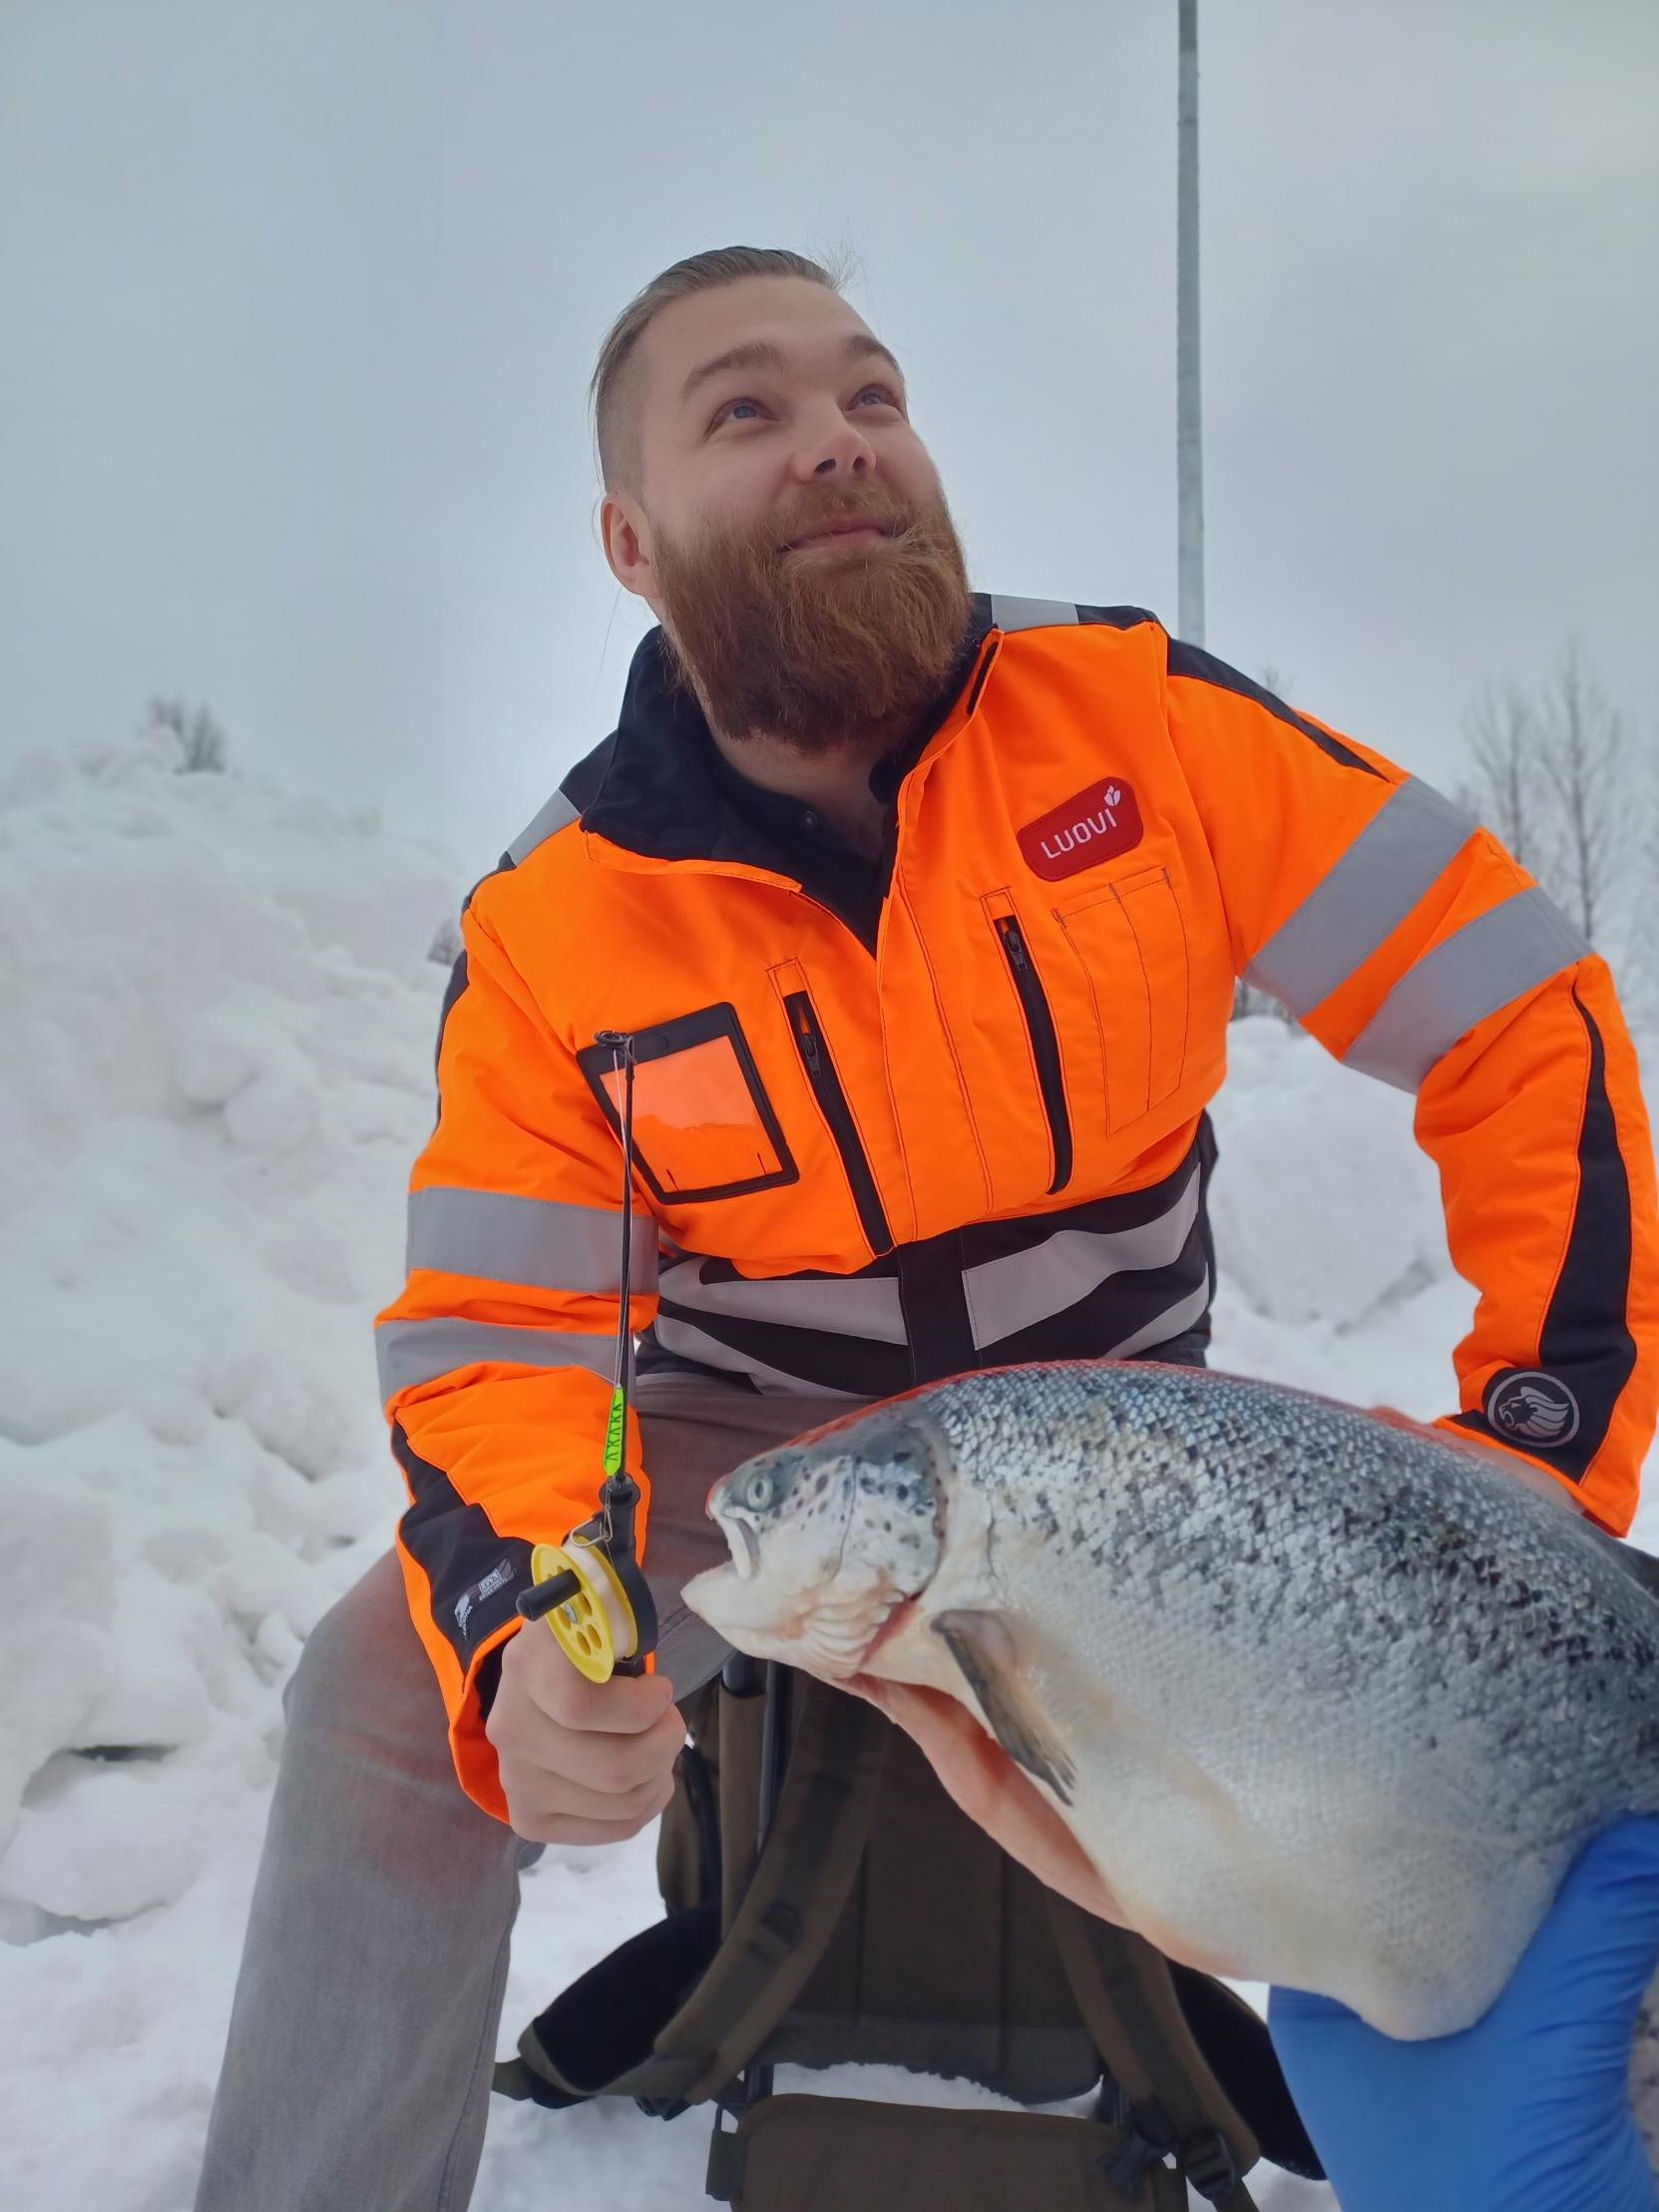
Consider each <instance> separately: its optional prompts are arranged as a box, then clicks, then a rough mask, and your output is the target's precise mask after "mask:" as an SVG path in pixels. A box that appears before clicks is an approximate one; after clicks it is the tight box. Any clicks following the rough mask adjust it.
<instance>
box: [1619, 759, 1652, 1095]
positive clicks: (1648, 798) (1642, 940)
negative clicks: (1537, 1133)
mask: <svg viewBox="0 0 1659 2212" xmlns="http://www.w3.org/2000/svg"><path fill="white" fill-rule="evenodd" d="M1653 739H1654V741H1653V742H1652V743H1651V744H1649V745H1646V746H1643V747H1641V748H1640V751H1639V758H1640V760H1641V770H1640V774H1639V777H1638V778H1636V779H1633V788H1632V791H1631V799H1632V811H1633V812H1634V813H1635V815H1636V817H1637V822H1638V825H1639V827H1638V831H1637V839H1636V844H1637V849H1636V854H1635V860H1634V865H1633V866H1632V868H1631V870H1630V893H1631V896H1630V902H1629V907H1628V920H1627V923H1626V928H1625V932H1624V952H1625V958H1624V963H1623V973H1622V974H1621V975H1620V978H1619V983H1620V995H1621V997H1627V999H1628V1008H1629V1013H1630V1017H1631V1022H1632V1026H1633V1027H1634V1028H1636V1029H1637V1030H1639V1031H1640V1032H1641V1033H1642V1036H1643V1038H1644V1039H1645V1040H1646V1041H1647V1042H1648V1043H1651V1044H1653V1045H1655V1046H1659V727H1656V728H1655V730H1654V732H1653ZM1650 1080H1651V1078H1650Z"/></svg>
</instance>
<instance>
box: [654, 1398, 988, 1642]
mask: <svg viewBox="0 0 1659 2212" xmlns="http://www.w3.org/2000/svg"><path fill="white" fill-rule="evenodd" d="M707 1512H708V1514H709V1517H710V1519H711V1520H713V1521H714V1522H715V1523H716V1524H717V1525H718V1527H719V1528H720V1530H721V1531H722V1533H723V1534H724V1536H725V1539H726V1543H727V1545H728V1546H729V1547H730V1549H731V1560H730V1563H729V1564H727V1565H721V1566H717V1567H711V1568H710V1569H709V1570H708V1571H707V1572H706V1573H703V1574H697V1575H693V1576H692V1578H691V1579H690V1580H689V1581H688V1582H687V1583H686V1584H685V1588H684V1592H683V1595H684V1599H685V1602H686V1604H687V1605H688V1606H690V1608H691V1610H692V1611H693V1612H695V1613H697V1614H699V1615H700V1616H701V1617H702V1618H703V1619H704V1620H706V1621H707V1622H708V1624H709V1626H710V1627H711V1628H713V1629H715V1630H716V1631H717V1632H718V1633H719V1634H720V1635H722V1636H723V1637H724V1638H725V1639H726V1641H727V1642H728V1643H731V1644H733V1645H735V1646H736V1648H737V1649H738V1650H739V1651H745V1652H747V1653H749V1655H750V1656H751V1657H754V1658H769V1659H780V1660H783V1661H784V1662H785V1663H787V1664H789V1665H792V1666H799V1667H804V1668H806V1669H808V1670H809V1671H810V1672H812V1673H815V1674H827V1675H852V1674H854V1673H856V1672H857V1671H858V1669H859V1667H860V1665H861V1663H862V1662H863V1661H864V1660H865V1659H866V1658H867V1657H868V1655H869V1653H870V1651H871V1649H872V1648H873V1647H874V1645H875V1644H876V1643H877V1642H879V1641H880V1640H881V1639H882V1637H883V1635H884V1633H885V1632H887V1631H889V1630H890V1629H891V1628H892V1626H893V1625H894V1624H895V1621H896V1619H897V1617H898V1616H899V1615H900V1613H901V1611H902V1609H903V1608H904V1607H905V1606H906V1605H907V1604H908V1603H909V1602H910V1600H911V1599H913V1598H914V1597H916V1595H917V1594H918V1593H919V1592H920V1591H921V1590H923V1589H924V1588H925V1587H926V1586H927V1583H928V1581H929V1579H930V1578H931V1576H932V1575H933V1573H934V1570H935V1568H936V1567H937V1566H938V1564H939V1559H940V1554H941V1549H942V1545H943V1519H944V1494H943V1490H942V1487H941V1482H940V1462H939V1456H938V1454H937V1452H936V1450H935V1447H934V1444H933V1441H932V1439H931V1438H930V1437H929V1436H928V1435H927V1433H926V1432H925V1430H924V1429H923V1428H922V1427H921V1426H920V1425H919V1424H917V1423H915V1422H913V1421H911V1420H909V1419H906V1418H904V1417H901V1416H896V1415H891V1414H871V1415H862V1414H859V1415H853V1416H851V1417H849V1418H847V1419H844V1420H842V1421H838V1422H833V1423H831V1424H830V1425H829V1426H828V1427H827V1428H825V1429H821V1430H814V1431H813V1432H812V1433H811V1434H810V1435H809V1436H807V1437H805V1438H802V1439H798V1440H797V1441H796V1442H795V1443H793V1444H787V1445H783V1446H780V1447H779V1448H777V1449H776V1450H774V1451H770V1452H762V1453H760V1454H758V1455H757V1456H756V1457H755V1458H754V1459H752V1460H746V1461H745V1462H744V1463H743V1465H742V1466H741V1467H738V1468H734V1469H733V1470H732V1472H731V1473H730V1474H729V1475H724V1476H722V1477H721V1478H720V1480H719V1481H718V1482H717V1483H716V1484H715V1485H714V1486H713V1488H712V1489H711V1490H710V1491H709V1493H708V1501H707Z"/></svg>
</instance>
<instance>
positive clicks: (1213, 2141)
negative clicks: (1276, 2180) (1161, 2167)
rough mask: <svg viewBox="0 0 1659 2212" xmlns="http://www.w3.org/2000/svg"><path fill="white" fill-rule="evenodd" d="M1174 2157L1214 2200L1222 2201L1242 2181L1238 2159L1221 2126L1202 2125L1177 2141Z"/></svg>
mask: <svg viewBox="0 0 1659 2212" xmlns="http://www.w3.org/2000/svg"><path fill="white" fill-rule="evenodd" d="M1175 2157H1176V2162H1177V2163H1178V2165H1179V2166H1180V2169H1181V2172H1182V2174H1183V2175H1184V2176H1185V2177H1186V2179H1187V2180H1188V2181H1190V2182H1191V2184H1192V2186H1193V2187H1194V2188H1195V2189H1196V2190H1197V2191H1198V2194H1199V2195H1200V2196H1201V2197H1207V2198H1208V2199H1209V2201H1210V2203H1211V2204H1219V2203H1220V2202H1221V2201H1222V2199H1223V2198H1224V2197H1226V2196H1227V2195H1228V2194H1229V2192H1230V2191H1232V2190H1234V2189H1236V2188H1237V2187H1238V2185H1239V2170H1238V2160H1237V2159H1236V2158H1235V2157H1234V2156H1233V2146H1232V2144H1231V2143H1230V2142H1228V2140H1227V2138H1226V2136H1225V2135H1223V2134H1222V2132H1221V2130H1220V2128H1219V2127H1205V2128H1200V2130H1199V2131H1198V2133H1197V2134H1196V2135H1188V2136H1187V2137H1186V2138H1185V2139H1184V2141H1182V2142H1180V2143H1178V2144H1177V2145H1176V2147H1175Z"/></svg>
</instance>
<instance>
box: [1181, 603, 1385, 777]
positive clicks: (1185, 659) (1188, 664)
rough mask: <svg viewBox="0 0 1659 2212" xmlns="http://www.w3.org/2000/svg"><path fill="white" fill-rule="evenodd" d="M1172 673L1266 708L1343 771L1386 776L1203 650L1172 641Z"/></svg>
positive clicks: (1290, 707)
mask: <svg viewBox="0 0 1659 2212" xmlns="http://www.w3.org/2000/svg"><path fill="white" fill-rule="evenodd" d="M1169 672H1170V674H1171V675H1188V676H1192V677H1194V678H1196V680H1197V681H1198V682H1200V683H1213V684H1215V685H1216V687H1217V688H1218V689H1219V690H1223V691H1236V692H1237V693H1238V695H1239V697H1240V698H1247V699H1250V700H1252V701H1253V702H1254V703H1255V704H1256V705H1257V706H1260V707H1265V709H1266V710H1267V712H1268V713H1270V714H1271V715H1273V716H1274V718H1275V719H1276V720H1277V721H1281V722H1286V723H1288V724H1289V726H1290V727H1291V728H1292V729H1299V730H1300V731H1301V732H1302V734H1303V736H1304V737H1310V738H1312V740H1313V742H1314V743H1315V744H1316V745H1317V746H1318V747H1319V749H1320V751H1321V752H1323V753H1326V754H1328V755H1329V756H1330V758H1331V759H1333V760H1335V761H1337V762H1339V763H1340V764H1341V765H1342V766H1343V767H1345V768H1362V769H1364V771H1365V773H1366V774H1367V775H1374V776H1382V774H1383V771H1382V769H1381V768H1374V767H1373V766H1372V764H1371V762H1370V761H1369V760H1362V759H1361V757H1360V755H1359V754H1358V753H1357V752H1351V751H1350V750H1349V748H1348V747H1347V746H1346V745H1345V744H1344V743H1343V742H1342V740H1341V738H1340V737H1333V736H1332V735H1331V732H1330V731H1329V730H1328V729H1321V728H1320V726H1319V724H1318V723H1317V722H1310V721H1309V720H1308V718H1307V716H1306V715H1305V714H1299V713H1298V712H1297V711H1296V709H1295V707H1294V706H1287V705H1286V704H1285V702H1284V700H1283V699H1282V698H1280V697H1279V696H1278V695H1277V694H1276V693H1275V692H1272V691H1270V690H1268V689H1267V688H1266V686H1265V685H1263V684H1260V683H1258V682H1256V681H1255V679H1254V678H1253V677H1251V676H1248V675H1246V674H1244V672H1243V671H1242V669H1239V668H1235V667H1231V666H1229V664H1227V663H1226V662H1225V661H1218V660H1217V659H1216V658H1215V655H1214V654H1213V653H1206V652H1205V651H1204V649H1203V647H1202V646H1188V645H1183V644H1182V642H1181V641H1180V639H1179V638H1171V639H1170V641H1169ZM1384 780H1385V781H1386V780H1387V779H1386V778H1385V779H1384Z"/></svg>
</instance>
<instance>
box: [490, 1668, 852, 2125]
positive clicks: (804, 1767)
mask: <svg viewBox="0 0 1659 2212" xmlns="http://www.w3.org/2000/svg"><path fill="white" fill-rule="evenodd" d="M796 1688H797V1713H796V1717H795V1724H794V1728H793V1732H792V1739H791V1743H790V1751H789V1763H788V1768H787V1771H786V1773H785V1776H784V1781H783V1787H782V1791H781V1793H780V1795H779V1798H778V1803H777V1809H776V1811H775V1813H774V1815H773V1818H772V1823H771V1826H770V1828H769V1830H768V1832H767V1837H766V1843H765V1846H764V1848H763V1850H762V1851H761V1854H760V1857H759V1859H758V1861H757V1862H756V1865H755V1869H754V1874H753V1877H752V1879H751V1880H750V1882H749V1885H748V1888H747V1890H746V1891H745V1892H744V1895H743V1901H742V1903H741V1905H740V1906H739V1907H738V1909H737V1912H736V1915H735V1916H734V1918H733V1920H732V1923H731V1926H730V1928H729V1929H728V1930H727V1932H726V1935H725V1939H724V1941H723V1942H721V1943H720V1944H719V1946H718V1948H717V1949H716V1950H714V1951H713V1955H712V1957H709V1958H707V1963H706V1965H705V1966H704V1967H703V1969H702V1971H701V1973H700V1975H698V1976H697V1978H696V1979H695V1982H694V1985H693V1986H692V1988H691V1990H690V1992H689V1994H688V1995H685V1996H684V2001H683V2002H679V2003H673V2002H672V1998H670V2000H669V2001H670V2004H671V2007H672V2008H670V2009H669V2010H667V2012H666V2014H664V2012H663V2010H662V1998H661V1996H660V1995H659V1996H658V1999H657V2009H656V2016H655V2017H654V2018H637V2019H636V2020H635V2022H634V2025H633V2031H632V2033H631V2034H630V2036H629V2038H628V2040H629V2041H630V2043H631V2046H632V2048H633V2049H634V2050H635V2051H640V2052H641V2053H642V2055H640V2056H639V2057H638V2058H637V2059H636V2060H635V2061H634V2062H633V2063H630V2064H627V2065H625V2066H624V2067H623V2068H622V2070H621V2071H620V2072H616V2071H613V2072H610V2073H609V2078H607V2079H604V2080H595V2079H592V2078H590V2075H591V2074H592V2072H593V2070H594V2069H593V2064H592V2059H593V2050H592V2042H593V2036H592V2022H593V2019H594V2017H595V2010H596V2006H595V1997H596V1994H597V1993H598V1992H599V1986H600V1983H601V1982H602V1981H603V1982H604V1983H605V1984H606V1985H607V1987H606V1990H605V1992H604V1994H605V1995H606V1996H607V1997H608V1998H610V1999H612V2000H614V2001H613V2003H612V2005H611V2007H610V2009H611V2016H612V2018H613V2019H615V2018H616V2016H617V2012H616V2005H617V2004H618V2003H620V2004H622V2005H624V2006H625V2005H626V2004H627V2001H628V1992H629V1988H630V1987H631V1990H632V1991H633V1992H635V1998H634V2001H635V2005H636V2004H637V1995H636V1992H637V1991H639V1990H640V1989H641V1988H643V1987H651V1986H654V1988H655V1989H656V1990H657V1991H662V1990H664V1989H667V1990H669V1991H673V1994H674V1995H675V1996H677V1995H679V1994H683V1993H684V1992H683V1984H682V1982H681V1984H680V1985H679V1986H677V1987H676V1985H675V1984H674V1982H673V1981H672V1980H671V1979H669V1980H665V1979H664V1978H663V1977H662V1976H660V1975H659V1976H658V1977H657V1978H656V1980H655V1983H654V1985H652V1982H651V1978H650V1976H648V1975H641V1973H640V1969H641V1967H642V1966H643V1964H644V1962H643V1961H642V1960H640V1959H639V1958H637V1957H634V1958H633V1959H631V1960H628V1959H624V1956H623V1955H624V1954H625V1953H628V1952H629V1951H630V1950H632V1949H635V1948H636V1947H638V1946H639V1945H640V1944H641V1941H648V1942H650V1943H651V1944H652V1946H653V1947H661V1948H664V1949H665V1950H671V1949H673V1948H674V1946H675V1944H676V1943H679V1947H680V1949H682V1950H683V1949H685V1946H684V1944H683V1942H682V1941H681V1940H680V1939H679V1938H676V1936H675V1935H674V1934H673V1933H672V1932H673V1931H674V1930H676V1929H677V1927H678V1923H679V1922H680V1921H681V1920H687V1921H688V1920H689V1918H690V1916H685V1915H680V1916H676V1917H675V1918H674V1919H672V1920H669V1921H667V1922H660V1923H658V1924H657V1925H656V1927H655V1928H653V1929H651V1930H649V1931H647V1932H646V1938H645V1939H640V1938H634V1939H632V1943H631V1945H624V1946H622V1950H621V1951H619V1952H615V1953H613V1954H612V1955H611V1958H609V1959H607V1960H604V1961H602V1962H601V1964H600V1966H598V1967H597V1968H594V1969H593V1970H591V1973H590V1974H589V1975H586V1976H584V1977H583V1980H582V1982H581V1983H578V1984H575V1985H573V1987H572V1988H571V1989H570V1990H568V1991H565V1992H564V1994H563V1995H562V1996H559V1997H556V1998H555V1999H554V2001H553V2003H552V2004H550V2005H549V2006H548V2007H547V2009H546V2010H545V2011H544V2012H542V2013H540V2014H538V2016H537V2017H536V2018H535V2019H534V2020H532V2021H531V2023H530V2025H529V2026H528V2027H527V2028H526V2029H525V2031H524V2033H523V2034H522V2035H521V2036H520V2037H519V2060H518V2062H516V2063H515V2062H512V2061H509V2062H508V2064H507V2065H505V2066H502V2067H498V2068H497V2074H496V2087H497V2088H498V2089H499V2090H501V2091H502V2092H503V2093H504V2094H506V2095H509V2096H529V2097H534V2098H535V2099H536V2101H538V2102H540V2103H554V2104H566V2103H573V2102H576V2101H578V2100H579V2099H581V2098H584V2097H590V2096H618V2095H621V2096H634V2097H638V2098H639V2099H640V2100H641V2101H643V2102H645V2103H647V2104H648V2105H649V2106H650V2108H651V2109H653V2110H656V2111H658V2112H660V2113H661V2114H662V2116H663V2117H669V2116H671V2112H672V2111H677V2110H680V2109H682V2108H683V2107H684V2106H685V2105H687V2104H694V2103H697V2102H699V2101H701V2100H702V2099H703V2098H706V2097H711V2096H714V2095H715V2094H716V2093H717V2092H718V2091H719V2090H721V2089H722V2088H724V2087H725V2086H726V2084H727V2083H728V2082H730V2081H731V2080H733V2079H734V2078H735V2077H736V2075H737V2074H738V2073H740V2072H741V2070H742V2068H743V2067H744V2066H745V2065H746V2064H747V2063H748V2061H749V2059H750V2057H751V2056H752V2055H753V2053H754V2052H755V2051H756V2050H757V2049H758V2048H759V2047H760V2045H761V2043H762V2042H764V2040H765V2039H766V2037H767V2036H768V2035H769V2034H770V2033H771V2031H772V2029H773V2028H774V2027H775V2026H776V2025H777V2023H778V2021H779V2020H780V2019H781V2018H782V2017H783V2015H784V2013H785V2012H786V2011H787V2010H788V2009H789V2007H790V2005H791V2004H792V2003H793V2002H794V2000H795V1998H796V1996H797V1995H798V1994H799V1993H800V1991H801V1989H802V1987H803V1986H804V1984H805V1982H806V1980H807V1977H808V1976H809V1975H810V1974H811V1972H812V1970H813V1968H814V1967H815V1966H816V1965H817V1964H818V1961H819V1960H820V1959H821V1958H822V1956H823V1954H824V1951H825V1950H826V1948H827V1947H828V1944H829V1940H830V1937H831V1935H832V1934H833V1933H834V1930H835V1926H836V1923H837V1922H838V1921H839V1919H840V1917H841V1913H842V1909H843V1907H844V1906H845V1904H846V1901H847V1897H848V1894H849V1892H850V1891H851V1889H852V1884H853V1877H854V1875H855V1874H856V1873H857V1871H858V1864H859V1860H860V1858H861V1857H862V1855H863V1851H864V1845H865V1840H866V1838H867V1837H868V1835H869V1832H870V1821H871V1817H872V1814H873V1812H874V1809H875V1802H876V1786H877V1782H878V1779H879V1777H880V1773H881V1768H882V1763H883V1760H884V1758H885V1755H886V1750H887V1734H886V1731H885V1730H883V1729H880V1728H877V1727H875V1726H873V1725H872V1719H873V1716H872V1713H871V1709H870V1707H869V1706H868V1705H867V1704H866V1703H865V1701H864V1699H863V1698H861V1697H850V1696H838V1695H834V1694H830V1693H826V1692H824V1691H823V1690H821V1689H819V1688H817V1686H816V1685H812V1684H809V1683H807V1682H805V1681H803V1682H801V1683H798V1684H797V1685H796ZM803 1689H804V1690H805V1694H804V1695H801V1694H800V1692H801V1691H802V1690H803ZM702 1910H703V1909H701V1908H699V1909H698V1911H699V1912H701V1911H702ZM708 1933H709V1934H710V1935H711V1934H712V1931H711V1930H710V1931H708ZM620 2056H622V2052H621V2051H620V2050H614V2052H613V2058H614V2059H615V2058H616V2057H620Z"/></svg>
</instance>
